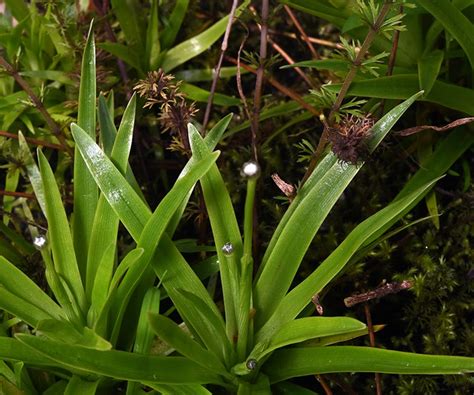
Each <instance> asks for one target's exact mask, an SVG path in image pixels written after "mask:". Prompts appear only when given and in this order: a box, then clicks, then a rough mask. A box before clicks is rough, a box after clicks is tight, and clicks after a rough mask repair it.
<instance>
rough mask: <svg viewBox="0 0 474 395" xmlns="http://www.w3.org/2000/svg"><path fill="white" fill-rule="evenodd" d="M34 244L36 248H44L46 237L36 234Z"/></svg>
mask: <svg viewBox="0 0 474 395" xmlns="http://www.w3.org/2000/svg"><path fill="white" fill-rule="evenodd" d="M33 245H34V246H35V248H36V249H38V250H42V249H43V248H44V246H45V245H46V237H44V236H43V235H39V236H36V237H35V238H34V239H33Z"/></svg>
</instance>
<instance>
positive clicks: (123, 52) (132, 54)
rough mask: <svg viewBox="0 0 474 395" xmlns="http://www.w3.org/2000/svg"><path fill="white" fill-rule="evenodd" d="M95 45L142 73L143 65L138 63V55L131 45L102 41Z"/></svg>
mask: <svg viewBox="0 0 474 395" xmlns="http://www.w3.org/2000/svg"><path fill="white" fill-rule="evenodd" d="M97 46H98V47H99V48H101V49H104V50H105V51H107V52H109V53H111V54H112V55H114V56H116V57H117V58H119V59H122V60H123V61H124V62H125V63H127V64H128V65H129V66H132V67H133V68H134V69H136V70H138V71H139V72H141V73H143V67H142V65H141V64H140V57H139V55H138V53H137V52H136V51H135V50H134V48H133V47H128V46H126V45H124V44H119V43H112V42H103V43H99V44H97Z"/></svg>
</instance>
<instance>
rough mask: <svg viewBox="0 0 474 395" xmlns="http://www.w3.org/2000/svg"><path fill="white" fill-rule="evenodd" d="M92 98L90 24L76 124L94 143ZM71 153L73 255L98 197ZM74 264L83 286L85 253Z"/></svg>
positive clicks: (84, 244) (84, 240)
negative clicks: (72, 173) (72, 171)
mask: <svg viewBox="0 0 474 395" xmlns="http://www.w3.org/2000/svg"><path fill="white" fill-rule="evenodd" d="M95 95H96V74H95V44H94V33H93V31H92V23H91V26H90V28H89V34H88V36H87V41H86V46H85V48H84V54H83V57H82V66H81V83H80V86H79V107H78V114H77V123H78V125H79V126H80V127H81V128H82V129H84V130H85V131H86V133H87V134H88V135H89V136H90V137H91V138H93V139H95V126H96V121H95V116H96V97H95ZM74 152H75V155H74V222H73V232H72V234H73V237H74V247H75V248H76V251H88V250H89V239H90V232H91V229H92V225H93V223H94V215H95V210H96V207H97V200H98V198H99V196H98V189H97V185H96V183H95V182H94V179H93V178H92V176H91V175H90V174H89V172H88V171H87V167H86V165H85V163H84V161H83V159H82V157H81V155H80V154H79V151H78V150H77V149H75V151H74ZM77 264H78V268H79V273H80V278H82V280H83V281H84V282H85V279H86V267H87V255H86V254H85V253H82V254H79V255H78V257H77Z"/></svg>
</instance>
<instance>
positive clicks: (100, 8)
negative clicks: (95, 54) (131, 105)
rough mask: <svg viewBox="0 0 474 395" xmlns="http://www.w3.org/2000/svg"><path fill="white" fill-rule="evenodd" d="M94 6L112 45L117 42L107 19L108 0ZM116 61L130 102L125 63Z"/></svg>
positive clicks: (130, 95) (128, 80) (130, 93)
mask: <svg viewBox="0 0 474 395" xmlns="http://www.w3.org/2000/svg"><path fill="white" fill-rule="evenodd" d="M97 3H99V4H95V9H96V11H97V13H98V14H99V16H100V17H101V18H103V19H104V27H105V34H106V36H107V39H108V40H110V41H111V42H113V43H116V42H117V37H116V36H115V33H114V31H113V30H112V26H110V22H109V20H108V19H107V11H108V9H109V0H104V1H103V2H102V4H100V2H99V1H98V2H97ZM116 60H117V67H118V69H119V73H120V76H121V77H122V80H123V84H124V86H125V93H126V96H127V99H128V100H130V98H131V97H132V90H131V89H130V79H129V78H128V73H127V68H126V66H125V63H124V61H123V60H122V59H119V58H116Z"/></svg>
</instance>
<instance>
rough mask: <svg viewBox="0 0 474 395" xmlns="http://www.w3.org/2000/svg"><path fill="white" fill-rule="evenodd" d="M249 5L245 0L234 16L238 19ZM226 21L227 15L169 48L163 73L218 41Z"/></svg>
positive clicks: (164, 61) (163, 65) (247, 0)
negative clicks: (195, 34)
mask: <svg viewBox="0 0 474 395" xmlns="http://www.w3.org/2000/svg"><path fill="white" fill-rule="evenodd" d="M249 3H250V0H245V1H244V2H243V3H242V4H241V5H240V6H239V8H238V9H237V11H236V13H235V16H236V17H238V16H239V15H240V13H241V12H242V10H243V9H244V8H246V7H247V6H248V4H249ZM228 19H229V16H228V15H227V16H225V17H224V18H222V19H221V20H220V21H218V22H216V23H215V24H214V25H212V26H211V27H210V28H208V29H206V30H205V31H204V32H202V33H200V34H198V35H197V36H194V37H192V38H190V39H189V40H186V41H184V42H182V43H181V44H178V45H176V46H175V47H173V48H171V49H170V50H169V51H168V52H167V53H166V57H165V59H164V60H163V63H162V64H161V68H162V69H163V70H164V71H165V72H170V71H171V70H173V69H174V68H176V67H178V66H179V65H181V64H183V63H185V62H187V61H188V60H189V59H192V58H194V57H195V56H197V55H199V54H201V53H202V52H204V51H205V50H207V49H208V48H209V47H210V46H211V45H212V44H214V43H215V42H216V41H217V40H218V39H219V37H220V36H222V34H224V32H225V29H226V27H227V21H228Z"/></svg>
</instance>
